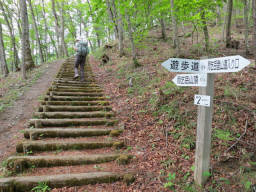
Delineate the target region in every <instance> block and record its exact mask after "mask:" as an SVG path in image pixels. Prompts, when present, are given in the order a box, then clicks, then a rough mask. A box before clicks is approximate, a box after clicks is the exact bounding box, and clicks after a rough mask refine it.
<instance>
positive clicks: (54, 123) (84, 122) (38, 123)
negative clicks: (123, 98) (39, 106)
mask: <svg viewBox="0 0 256 192" xmlns="http://www.w3.org/2000/svg"><path fill="white" fill-rule="evenodd" d="M117 122H118V121H117V120H112V119H104V118H92V119H30V121H29V126H30V127H31V126H33V127H35V128H42V127H64V126H68V127H73V126H94V125H105V126H113V125H115V124H117Z"/></svg>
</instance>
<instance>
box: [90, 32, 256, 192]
mask: <svg viewBox="0 0 256 192" xmlns="http://www.w3.org/2000/svg"><path fill="white" fill-rule="evenodd" d="M210 31H212V33H215V31H218V29H217V28H211V29H210ZM233 32H234V35H235V36H237V37H239V30H236V31H235V30H234V31H233ZM168 33H169V32H168ZM160 37H161V33H160V30H159V29H157V28H156V29H155V30H154V31H151V32H150V33H149V35H148V37H147V38H146V40H145V41H142V42H140V44H139V45H140V48H138V50H137V51H138V61H139V63H140V64H141V65H142V66H141V67H139V68H133V67H132V66H133V65H132V62H131V59H129V57H130V55H129V54H128V56H127V57H121V58H120V57H119V56H118V54H117V52H118V51H117V45H115V46H114V47H113V48H107V49H101V50H99V51H98V52H97V53H96V54H95V56H96V58H97V57H98V58H100V57H101V55H102V54H103V53H105V54H107V55H108V56H109V57H110V61H109V62H108V63H107V64H105V65H102V64H101V62H100V61H99V60H98V59H92V60H91V65H92V67H93V69H94V73H95V74H96V77H97V80H98V81H99V82H100V84H102V87H104V89H105V91H106V93H107V95H109V96H110V98H111V101H112V104H113V106H114V110H115V111H116V113H117V115H118V117H119V118H120V119H122V122H123V126H124V128H125V132H124V134H123V138H124V139H125V141H126V143H127V144H128V147H127V149H126V150H127V151H130V152H132V153H133V154H134V155H136V158H135V159H134V160H133V161H132V163H131V164H130V167H132V168H135V169H137V170H138V172H139V173H138V178H137V179H136V181H135V182H134V183H133V184H131V185H130V186H128V187H124V186H122V187H120V186H119V184H117V185H114V186H112V187H113V188H111V189H109V191H118V190H120V191H133V190H135V191H168V190H167V188H168V187H167V186H166V185H168V183H169V184H170V185H169V186H171V187H170V189H172V190H174V189H175V190H176V191H200V190H199V188H198V187H196V186H195V185H194V184H193V165H194V160H195V157H194V154H195V141H196V138H195V136H196V120H197V119H196V117H197V107H196V106H195V105H193V98H194V94H197V93H198V88H196V87H187V88H184V87H177V86H176V85H174V84H173V83H172V81H171V79H173V78H174V76H175V75H176V74H175V73H170V72H167V71H166V70H165V69H164V68H163V67H162V66H161V63H162V62H163V61H165V60H167V59H168V58H169V57H174V55H173V53H172V50H171V49H170V38H168V40H167V41H163V40H161V38H160ZM190 41H191V40H190V38H187V39H185V40H184V42H183V47H182V50H184V51H182V57H184V58H194V59H197V58H200V57H201V56H205V55H204V53H203V52H201V53H200V52H199V53H198V52H194V51H193V47H190V46H189V44H190ZM218 42H220V43H212V48H213V52H212V54H210V56H209V57H210V58H212V57H221V56H224V55H225V56H230V55H236V54H241V55H244V54H243V52H244V49H243V48H240V49H238V50H236V49H226V48H223V47H224V46H223V44H222V43H221V41H218ZM127 46H128V45H127ZM199 46H200V45H199ZM242 47H243V45H242ZM126 51H127V52H128V49H126ZM224 53H225V54H224ZM245 57H246V56H245ZM247 58H248V57H247ZM255 74H256V70H255V67H254V64H253V62H252V64H251V65H250V66H249V67H246V68H245V69H243V70H242V71H240V72H237V73H225V74H217V75H216V76H215V97H214V117H213V130H212V152H211V173H210V175H211V177H210V179H209V181H208V182H207V184H206V189H205V190H208V191H246V190H249V188H250V186H251V185H253V184H255V182H256V178H255V158H256V157H255V155H256V154H255V144H256V141H255V136H256V135H255V134H256V132H255V129H256V127H255V126H256V125H255V117H256V116H255V112H256V111H255V109H256V97H255V94H256V92H255V91H256V84H255V82H256V81H255V80H256V79H255ZM129 82H130V83H131V82H132V86H131V85H130V83H129ZM161 92H162V93H163V94H161ZM253 162H254V163H253ZM168 174H171V175H172V174H175V176H174V177H171V176H170V177H169V180H168ZM164 186H166V187H164ZM172 190H171V191H172Z"/></svg>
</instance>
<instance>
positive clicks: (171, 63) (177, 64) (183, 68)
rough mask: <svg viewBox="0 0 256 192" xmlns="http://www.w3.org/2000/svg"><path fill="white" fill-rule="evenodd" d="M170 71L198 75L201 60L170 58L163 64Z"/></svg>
mask: <svg viewBox="0 0 256 192" xmlns="http://www.w3.org/2000/svg"><path fill="white" fill-rule="evenodd" d="M162 66H163V67H165V68H166V69H167V70H168V71H172V72H190V73H198V72H199V70H200V68H199V60H193V59H179V58H170V59H168V60H167V61H165V62H163V63H162Z"/></svg>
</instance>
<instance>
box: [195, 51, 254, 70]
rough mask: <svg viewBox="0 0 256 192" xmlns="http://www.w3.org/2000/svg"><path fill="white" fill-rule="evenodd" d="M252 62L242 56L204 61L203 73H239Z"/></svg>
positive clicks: (201, 64)
mask: <svg viewBox="0 0 256 192" xmlns="http://www.w3.org/2000/svg"><path fill="white" fill-rule="evenodd" d="M250 63H251V62H250V61H249V60H247V59H245V58H243V57H241V56H240V55H235V56H228V57H219V58H213V59H204V60H201V61H200V70H199V71H200V72H201V73H225V72H238V71H240V70H242V69H243V68H244V67H246V66H247V65H249V64H250Z"/></svg>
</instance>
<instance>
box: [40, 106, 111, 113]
mask: <svg viewBox="0 0 256 192" xmlns="http://www.w3.org/2000/svg"><path fill="white" fill-rule="evenodd" d="M38 110H39V112H60V111H62V112H64V111H66V112H88V111H91V112H92V111H111V110H112V108H111V107H110V106H100V105H94V106H68V105H63V106H62V105H60V106H59V105H42V106H40V107H39V109H38Z"/></svg>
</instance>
